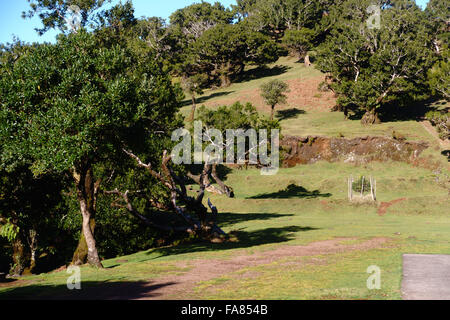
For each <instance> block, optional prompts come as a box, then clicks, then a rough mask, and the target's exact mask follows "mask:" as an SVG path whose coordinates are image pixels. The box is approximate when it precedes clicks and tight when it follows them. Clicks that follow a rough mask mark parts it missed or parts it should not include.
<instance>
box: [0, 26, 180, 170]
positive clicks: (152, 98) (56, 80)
mask: <svg viewBox="0 0 450 320" xmlns="http://www.w3.org/2000/svg"><path fill="white" fill-rule="evenodd" d="M140 58H141V57H137V56H135V55H133V52H131V51H130V50H127V49H125V48H120V47H118V46H112V47H109V48H108V47H103V46H102V45H101V43H99V39H97V38H96V37H95V36H93V35H91V34H88V33H85V32H80V33H79V34H72V35H70V36H65V37H60V38H59V40H58V44H57V45H48V44H45V45H40V46H39V47H37V48H36V49H35V50H33V52H32V53H31V54H30V55H27V56H25V57H23V59H19V60H18V61H17V62H16V63H15V65H14V66H12V68H11V73H10V74H9V73H7V74H4V77H2V79H1V80H0V81H1V84H2V85H1V89H0V91H1V95H2V96H3V97H5V98H4V99H3V100H2V113H1V117H0V121H1V129H2V131H1V136H2V139H4V140H3V141H5V143H4V145H3V150H2V151H3V152H2V156H3V157H2V165H4V166H12V165H13V164H14V163H17V162H18V159H22V158H23V155H24V154H27V155H29V156H31V157H33V158H34V163H33V169H34V171H35V172H36V173H43V172H46V171H47V170H49V169H54V170H57V171H64V170H69V169H71V168H73V167H75V166H76V165H77V164H78V163H79V161H81V160H83V159H88V160H89V161H96V160H101V159H108V158H109V156H108V154H109V155H111V154H114V153H115V152H116V150H117V146H118V145H121V144H122V142H121V141H126V140H127V138H129V135H130V132H132V131H133V130H143V129H144V127H145V126H146V125H147V126H150V127H154V124H153V121H162V124H161V125H163V124H164V125H165V126H166V128H167V130H170V128H171V125H170V122H171V121H172V120H173V118H172V115H173V113H174V112H175V111H176V110H177V108H178V102H177V100H176V98H177V95H176V93H175V91H174V88H173V87H172V84H171V82H170V79H169V78H168V77H167V75H166V74H164V73H163V72H162V71H161V70H160V68H158V63H157V61H155V60H153V59H152V57H151V56H148V57H146V58H145V59H144V60H143V61H140V60H139V59H140ZM23 79H27V80H26V82H25V81H24V80H23ZM12 132H15V134H14V135H13V134H12ZM114 146H116V147H114Z"/></svg>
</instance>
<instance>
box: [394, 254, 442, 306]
mask: <svg viewBox="0 0 450 320" xmlns="http://www.w3.org/2000/svg"><path fill="white" fill-rule="evenodd" d="M402 295H403V299H404V300H450V255H433V254H405V255H403V280H402Z"/></svg>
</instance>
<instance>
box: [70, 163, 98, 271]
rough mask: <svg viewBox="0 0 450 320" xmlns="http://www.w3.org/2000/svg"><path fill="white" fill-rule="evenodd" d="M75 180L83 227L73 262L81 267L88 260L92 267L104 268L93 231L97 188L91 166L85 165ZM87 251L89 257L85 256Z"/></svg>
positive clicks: (75, 175)
mask: <svg viewBox="0 0 450 320" xmlns="http://www.w3.org/2000/svg"><path fill="white" fill-rule="evenodd" d="M74 178H75V181H76V185H77V195H78V201H79V203H80V210H81V215H82V218H83V225H82V236H81V237H80V243H79V246H78V248H77V250H76V251H75V254H74V257H73V261H72V262H73V263H74V264H78V265H79V264H83V263H85V262H86V260H87V263H89V264H90V265H91V266H94V267H97V268H103V266H102V263H101V262H100V258H99V256H98V251H97V246H96V242H95V238H94V230H93V229H94V228H93V227H94V226H95V222H94V219H95V186H94V177H93V170H92V167H91V166H90V165H89V164H85V165H83V166H82V168H80V170H79V172H78V173H75V174H74ZM83 238H84V240H83ZM83 242H84V243H83ZM86 249H87V256H86V255H85V252H86Z"/></svg>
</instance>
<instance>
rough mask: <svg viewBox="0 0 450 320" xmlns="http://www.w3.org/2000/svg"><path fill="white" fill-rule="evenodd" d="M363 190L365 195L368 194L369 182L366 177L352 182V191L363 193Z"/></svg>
mask: <svg viewBox="0 0 450 320" xmlns="http://www.w3.org/2000/svg"><path fill="white" fill-rule="evenodd" d="M363 188H364V192H365V193H367V192H370V180H369V179H368V178H367V177H363V176H361V177H359V179H357V180H356V181H353V185H352V189H353V191H355V192H359V193H360V192H361V191H363Z"/></svg>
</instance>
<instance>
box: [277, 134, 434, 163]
mask: <svg viewBox="0 0 450 320" xmlns="http://www.w3.org/2000/svg"><path fill="white" fill-rule="evenodd" d="M281 146H282V147H283V149H284V150H285V151H286V156H285V158H284V161H283V166H284V167H294V166H296V165H297V164H312V163H315V162H317V161H320V160H324V161H328V162H336V161H344V162H351V163H358V164H363V163H368V162H371V161H388V160H393V161H403V162H412V161H415V160H416V159H418V157H419V155H420V154H421V153H422V152H423V151H424V150H425V149H426V148H428V147H429V146H428V144H427V143H425V142H412V141H399V140H395V139H390V138H386V137H361V138H354V139H345V138H328V137H317V136H310V137H293V136H286V137H284V139H283V140H282V141H281Z"/></svg>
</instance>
